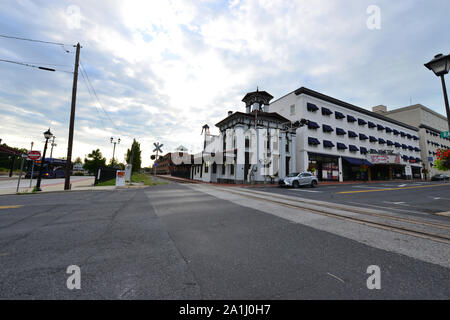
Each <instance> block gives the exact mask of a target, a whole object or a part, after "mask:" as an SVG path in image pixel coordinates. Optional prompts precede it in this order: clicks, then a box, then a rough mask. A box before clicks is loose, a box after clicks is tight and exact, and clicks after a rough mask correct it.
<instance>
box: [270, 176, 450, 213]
mask: <svg viewBox="0 0 450 320" xmlns="http://www.w3.org/2000/svg"><path fill="white" fill-rule="evenodd" d="M261 191H267V192H273V193H277V194H286V195H290V196H297V197H300V198H308V199H315V200H322V201H329V202H336V203H341V204H347V205H353V206H358V207H366V208H373V209H382V210H387V211H392V212H397V213H404V214H408V215H415V216H424V215H427V216H434V217H443V218H445V219H447V218H446V217H444V216H443V215H438V214H443V213H444V212H448V211H450V183H449V182H438V181H436V182H412V181H411V182H406V181H405V182H398V181H395V182H394V181H393V182H388V183H386V182H382V183H361V184H343V185H321V184H320V182H319V186H318V187H317V188H310V187H302V188H279V187H267V188H261Z"/></svg>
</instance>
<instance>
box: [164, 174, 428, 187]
mask: <svg viewBox="0 0 450 320" xmlns="http://www.w3.org/2000/svg"><path fill="white" fill-rule="evenodd" d="M157 177H160V178H161V179H166V180H170V181H174V182H180V183H196V184H209V185H214V186H221V187H256V188H258V187H278V184H277V183H275V184H270V183H267V184H263V183H258V184H233V183H213V182H203V181H197V180H191V179H185V178H179V177H172V176H169V175H157ZM424 181H426V180H421V179H415V180H401V179H400V180H399V179H396V180H374V181H344V182H338V181H320V182H319V185H323V186H333V185H348V184H366V183H369V184H370V183H392V182H424Z"/></svg>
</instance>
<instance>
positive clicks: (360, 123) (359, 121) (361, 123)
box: [358, 118, 367, 126]
mask: <svg viewBox="0 0 450 320" xmlns="http://www.w3.org/2000/svg"><path fill="white" fill-rule="evenodd" d="M358 124H359V125H360V126H364V125H366V124H367V121H366V120H364V119H359V118H358Z"/></svg>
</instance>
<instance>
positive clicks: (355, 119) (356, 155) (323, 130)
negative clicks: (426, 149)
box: [269, 87, 422, 181]
mask: <svg viewBox="0 0 450 320" xmlns="http://www.w3.org/2000/svg"><path fill="white" fill-rule="evenodd" d="M269 110H270V111H271V112H277V113H278V114H280V115H282V116H283V117H285V118H287V119H289V120H290V121H292V122H294V121H299V120H301V119H307V120H309V123H308V125H307V126H305V127H302V128H299V129H298V130H297V135H296V140H297V143H296V148H297V149H296V150H295V152H296V155H292V157H293V158H296V161H297V162H296V168H297V170H298V171H307V170H309V171H313V172H314V174H316V175H317V177H318V178H319V180H322V181H324V180H335V181H346V180H390V179H399V178H403V179H408V178H412V177H414V178H421V168H422V164H421V161H422V159H421V157H420V155H421V150H420V146H419V136H418V129H417V128H416V127H414V126H413V125H411V124H406V123H404V120H403V118H401V117H400V118H399V119H393V118H391V117H387V116H386V115H382V114H380V113H374V112H371V111H369V110H366V109H363V108H360V107H357V106H355V105H352V104H350V103H347V102H344V101H341V100H338V99H336V98H333V97H330V96H327V95H325V94H322V93H319V92H316V91H313V90H311V89H308V88H304V87H301V88H299V89H297V90H295V91H293V92H291V93H288V94H287V95H285V96H283V97H281V98H279V99H277V100H275V101H273V102H271V103H270V105H269Z"/></svg>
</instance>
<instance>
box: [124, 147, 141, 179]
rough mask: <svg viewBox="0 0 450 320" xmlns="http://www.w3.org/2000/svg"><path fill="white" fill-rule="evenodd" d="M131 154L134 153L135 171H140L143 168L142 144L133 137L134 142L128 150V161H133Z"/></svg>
mask: <svg viewBox="0 0 450 320" xmlns="http://www.w3.org/2000/svg"><path fill="white" fill-rule="evenodd" d="M131 155H133V163H131V164H132V165H133V172H139V171H140V170H141V162H142V160H141V144H140V143H139V142H137V141H136V139H133V144H132V145H131V149H128V150H127V157H126V160H127V163H130V161H131Z"/></svg>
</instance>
